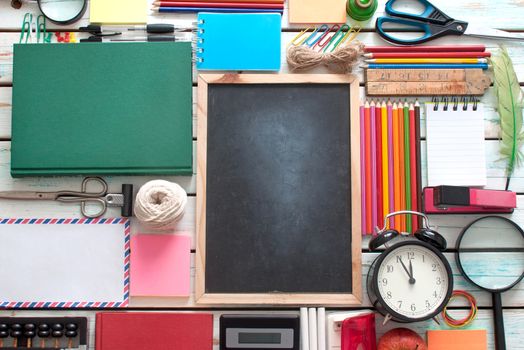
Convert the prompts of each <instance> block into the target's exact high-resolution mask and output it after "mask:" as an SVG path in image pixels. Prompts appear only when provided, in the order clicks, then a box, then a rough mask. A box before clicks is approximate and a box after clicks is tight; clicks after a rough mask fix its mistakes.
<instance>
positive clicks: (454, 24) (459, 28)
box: [376, 17, 468, 45]
mask: <svg viewBox="0 0 524 350" xmlns="http://www.w3.org/2000/svg"><path fill="white" fill-rule="evenodd" d="M386 23H390V24H400V25H402V26H403V28H406V27H409V29H413V30H414V31H417V32H423V33H424V34H423V35H422V36H417V37H416V38H414V39H407V38H404V37H403V38H399V37H397V36H395V35H392V34H388V33H387V32H386V31H385V30H384V25H385V24H386ZM467 27H468V23H467V22H461V21H455V20H453V21H451V22H450V23H448V24H445V25H444V24H435V23H429V22H424V21H416V20H409V19H403V18H394V17H379V18H377V22H376V29H377V33H378V34H379V35H380V36H381V37H382V38H384V39H385V40H386V41H389V42H391V43H393V44H398V45H416V44H421V43H425V42H426V41H429V40H433V39H436V38H438V37H441V36H445V35H462V34H464V32H465V31H466V28H467Z"/></svg>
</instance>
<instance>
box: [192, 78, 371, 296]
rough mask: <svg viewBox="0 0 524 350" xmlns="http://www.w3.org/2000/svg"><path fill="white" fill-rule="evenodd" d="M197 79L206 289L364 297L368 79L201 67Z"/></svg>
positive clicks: (200, 286) (200, 275)
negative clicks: (362, 136) (364, 90)
mask: <svg viewBox="0 0 524 350" xmlns="http://www.w3.org/2000/svg"><path fill="white" fill-rule="evenodd" d="M317 77H318V78H317ZM320 77H322V78H320ZM315 78H317V79H315ZM198 89H199V95H198V106H199V115H198V135H197V137H198V140H197V143H198V165H199V168H198V169H197V176H198V175H200V176H199V181H198V183H197V186H198V187H197V201H198V202H199V204H198V205H197V210H198V212H197V215H198V218H197V226H198V227H197V233H198V235H199V237H198V245H197V298H198V300H197V301H198V302H206V303H207V302H212V303H215V302H218V303H235V304H236V303H242V304H252V303H254V304H262V303H268V302H269V303H271V304H281V303H283V304H301V303H322V304H338V303H340V304H358V303H360V295H361V290H360V289H361V283H360V275H361V269H360V235H361V230H360V190H359V181H360V180H359V161H360V160H359V148H358V146H359V139H358V137H359V125H358V106H357V104H358V102H357V101H358V99H357V95H356V94H357V92H358V81H357V80H355V79H354V78H353V77H351V76H345V75H326V76H315V75H242V74H240V75H202V76H200V78H199V86H198ZM355 108H356V110H357V114H355V112H354V111H355ZM351 115H353V118H351ZM203 129H205V130H203ZM202 141H204V142H202ZM355 145H356V149H355ZM204 148H205V149H204ZM201 299H202V300H201Z"/></svg>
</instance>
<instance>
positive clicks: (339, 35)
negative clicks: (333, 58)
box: [322, 24, 351, 52]
mask: <svg viewBox="0 0 524 350" xmlns="http://www.w3.org/2000/svg"><path fill="white" fill-rule="evenodd" d="M350 29H351V28H350V27H349V26H348V25H347V24H344V25H342V27H339V29H338V30H337V32H336V33H335V34H333V36H332V37H331V40H330V41H329V43H328V44H327V45H326V46H325V47H324V50H322V52H326V51H327V52H333V50H335V49H336V48H337V46H338V45H340V43H341V42H342V40H343V39H344V37H345V36H346V35H347V34H346V33H344V30H345V31H347V32H349V30H350ZM329 48H331V49H330V50H329ZM328 50H329V51H328Z"/></svg>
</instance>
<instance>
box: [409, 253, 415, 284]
mask: <svg viewBox="0 0 524 350" xmlns="http://www.w3.org/2000/svg"><path fill="white" fill-rule="evenodd" d="M409 272H410V274H409V284H415V282H416V280H415V277H413V264H412V263H411V259H410V260H409Z"/></svg>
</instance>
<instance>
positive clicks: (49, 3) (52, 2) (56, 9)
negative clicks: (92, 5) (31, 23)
mask: <svg viewBox="0 0 524 350" xmlns="http://www.w3.org/2000/svg"><path fill="white" fill-rule="evenodd" d="M85 2H86V0H40V1H39V5H40V10H41V11H42V13H43V14H44V15H45V16H46V17H47V18H49V19H50V20H51V21H53V22H57V23H61V22H62V23H69V22H71V21H74V20H76V19H78V18H77V17H79V16H80V15H81V14H82V13H83V11H84V8H85Z"/></svg>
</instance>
